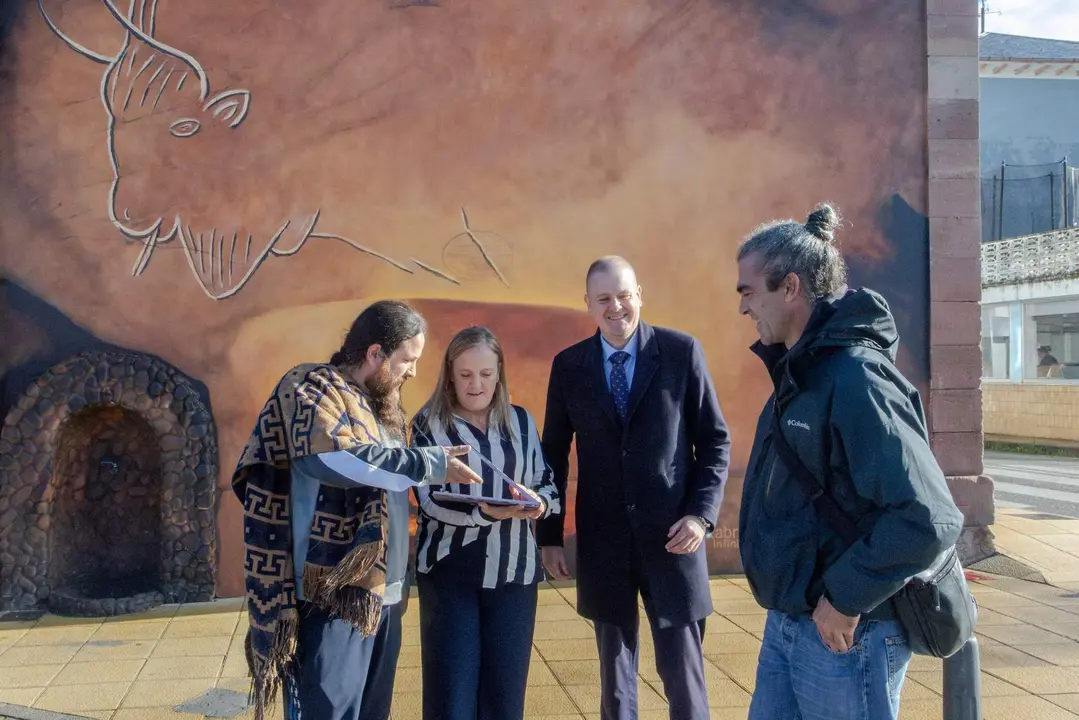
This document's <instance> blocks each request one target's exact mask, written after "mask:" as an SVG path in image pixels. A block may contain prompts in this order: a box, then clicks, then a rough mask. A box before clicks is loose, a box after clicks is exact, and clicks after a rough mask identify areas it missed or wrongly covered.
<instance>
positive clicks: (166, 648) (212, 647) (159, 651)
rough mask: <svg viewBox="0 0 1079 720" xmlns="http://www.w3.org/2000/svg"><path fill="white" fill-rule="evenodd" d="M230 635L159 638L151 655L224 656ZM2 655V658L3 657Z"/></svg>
mask: <svg viewBox="0 0 1079 720" xmlns="http://www.w3.org/2000/svg"><path fill="white" fill-rule="evenodd" d="M230 637H231V636H229V635H220V636H218V637H189V638H173V639H165V640H158V641H157V646H156V647H155V648H154V651H153V653H152V654H151V656H150V657H155V658H158V657H199V656H208V655H214V656H220V657H224V656H225V654H226V653H227V652H228V649H229V641H230ZM2 657H3V656H2V655H0V659H2Z"/></svg>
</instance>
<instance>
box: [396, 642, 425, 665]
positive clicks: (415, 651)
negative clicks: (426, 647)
mask: <svg viewBox="0 0 1079 720" xmlns="http://www.w3.org/2000/svg"><path fill="white" fill-rule="evenodd" d="M420 662H421V655H420V648H419V646H418V645H414V646H411V647H403V648H401V652H400V654H398V656H397V667H398V668H403V667H420Z"/></svg>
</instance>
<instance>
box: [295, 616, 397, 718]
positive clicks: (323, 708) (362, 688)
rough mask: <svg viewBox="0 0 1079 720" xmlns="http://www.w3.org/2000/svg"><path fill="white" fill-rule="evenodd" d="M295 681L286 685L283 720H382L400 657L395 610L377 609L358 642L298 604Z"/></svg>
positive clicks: (338, 623) (335, 622) (337, 622)
mask: <svg viewBox="0 0 1079 720" xmlns="http://www.w3.org/2000/svg"><path fill="white" fill-rule="evenodd" d="M299 614H300V628H299V634H298V644H297V648H296V660H297V668H296V677H295V678H293V679H291V680H288V681H286V683H285V690H284V695H285V702H284V706H285V720H387V719H388V718H389V717H390V703H391V701H392V700H393V681H394V677H395V675H396V673H397V656H398V655H399V654H400V652H401V609H400V604H397V605H387V606H385V607H383V608H382V620H381V621H380V622H379V626H378V630H377V631H376V632H375V634H374V635H371V636H370V637H363V635H362V634H361V633H360V631H359V630H356V629H354V628H353V627H352V625H351V624H349V623H347V622H345V621H344V620H341V619H338V618H333V617H330V615H328V614H327V613H326V612H325V611H324V610H322V609H320V608H318V607H316V606H315V605H313V604H311V603H305V602H302V601H301V602H300V604H299Z"/></svg>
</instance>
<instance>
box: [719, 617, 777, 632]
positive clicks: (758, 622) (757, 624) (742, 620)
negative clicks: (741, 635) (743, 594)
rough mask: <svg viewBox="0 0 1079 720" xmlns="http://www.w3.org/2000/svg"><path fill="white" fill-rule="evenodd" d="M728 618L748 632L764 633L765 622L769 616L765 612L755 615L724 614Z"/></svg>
mask: <svg viewBox="0 0 1079 720" xmlns="http://www.w3.org/2000/svg"><path fill="white" fill-rule="evenodd" d="M724 617H726V618H727V619H728V620H730V621H731V622H732V623H734V624H735V625H737V626H738V627H740V628H742V629H743V630H745V631H747V632H751V633H753V634H755V635H761V634H762V633H764V623H765V621H766V620H767V616H766V615H765V614H764V613H759V614H755V615H724Z"/></svg>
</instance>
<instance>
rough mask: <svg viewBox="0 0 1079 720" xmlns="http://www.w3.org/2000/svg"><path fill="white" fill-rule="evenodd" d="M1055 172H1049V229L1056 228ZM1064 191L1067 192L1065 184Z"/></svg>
mask: <svg viewBox="0 0 1079 720" xmlns="http://www.w3.org/2000/svg"><path fill="white" fill-rule="evenodd" d="M1056 180H1057V174H1056V173H1055V172H1053V173H1049V229H1050V230H1056V229H1057V186H1056ZM1064 187H1065V192H1067V186H1066V185H1065V186H1064Z"/></svg>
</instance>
